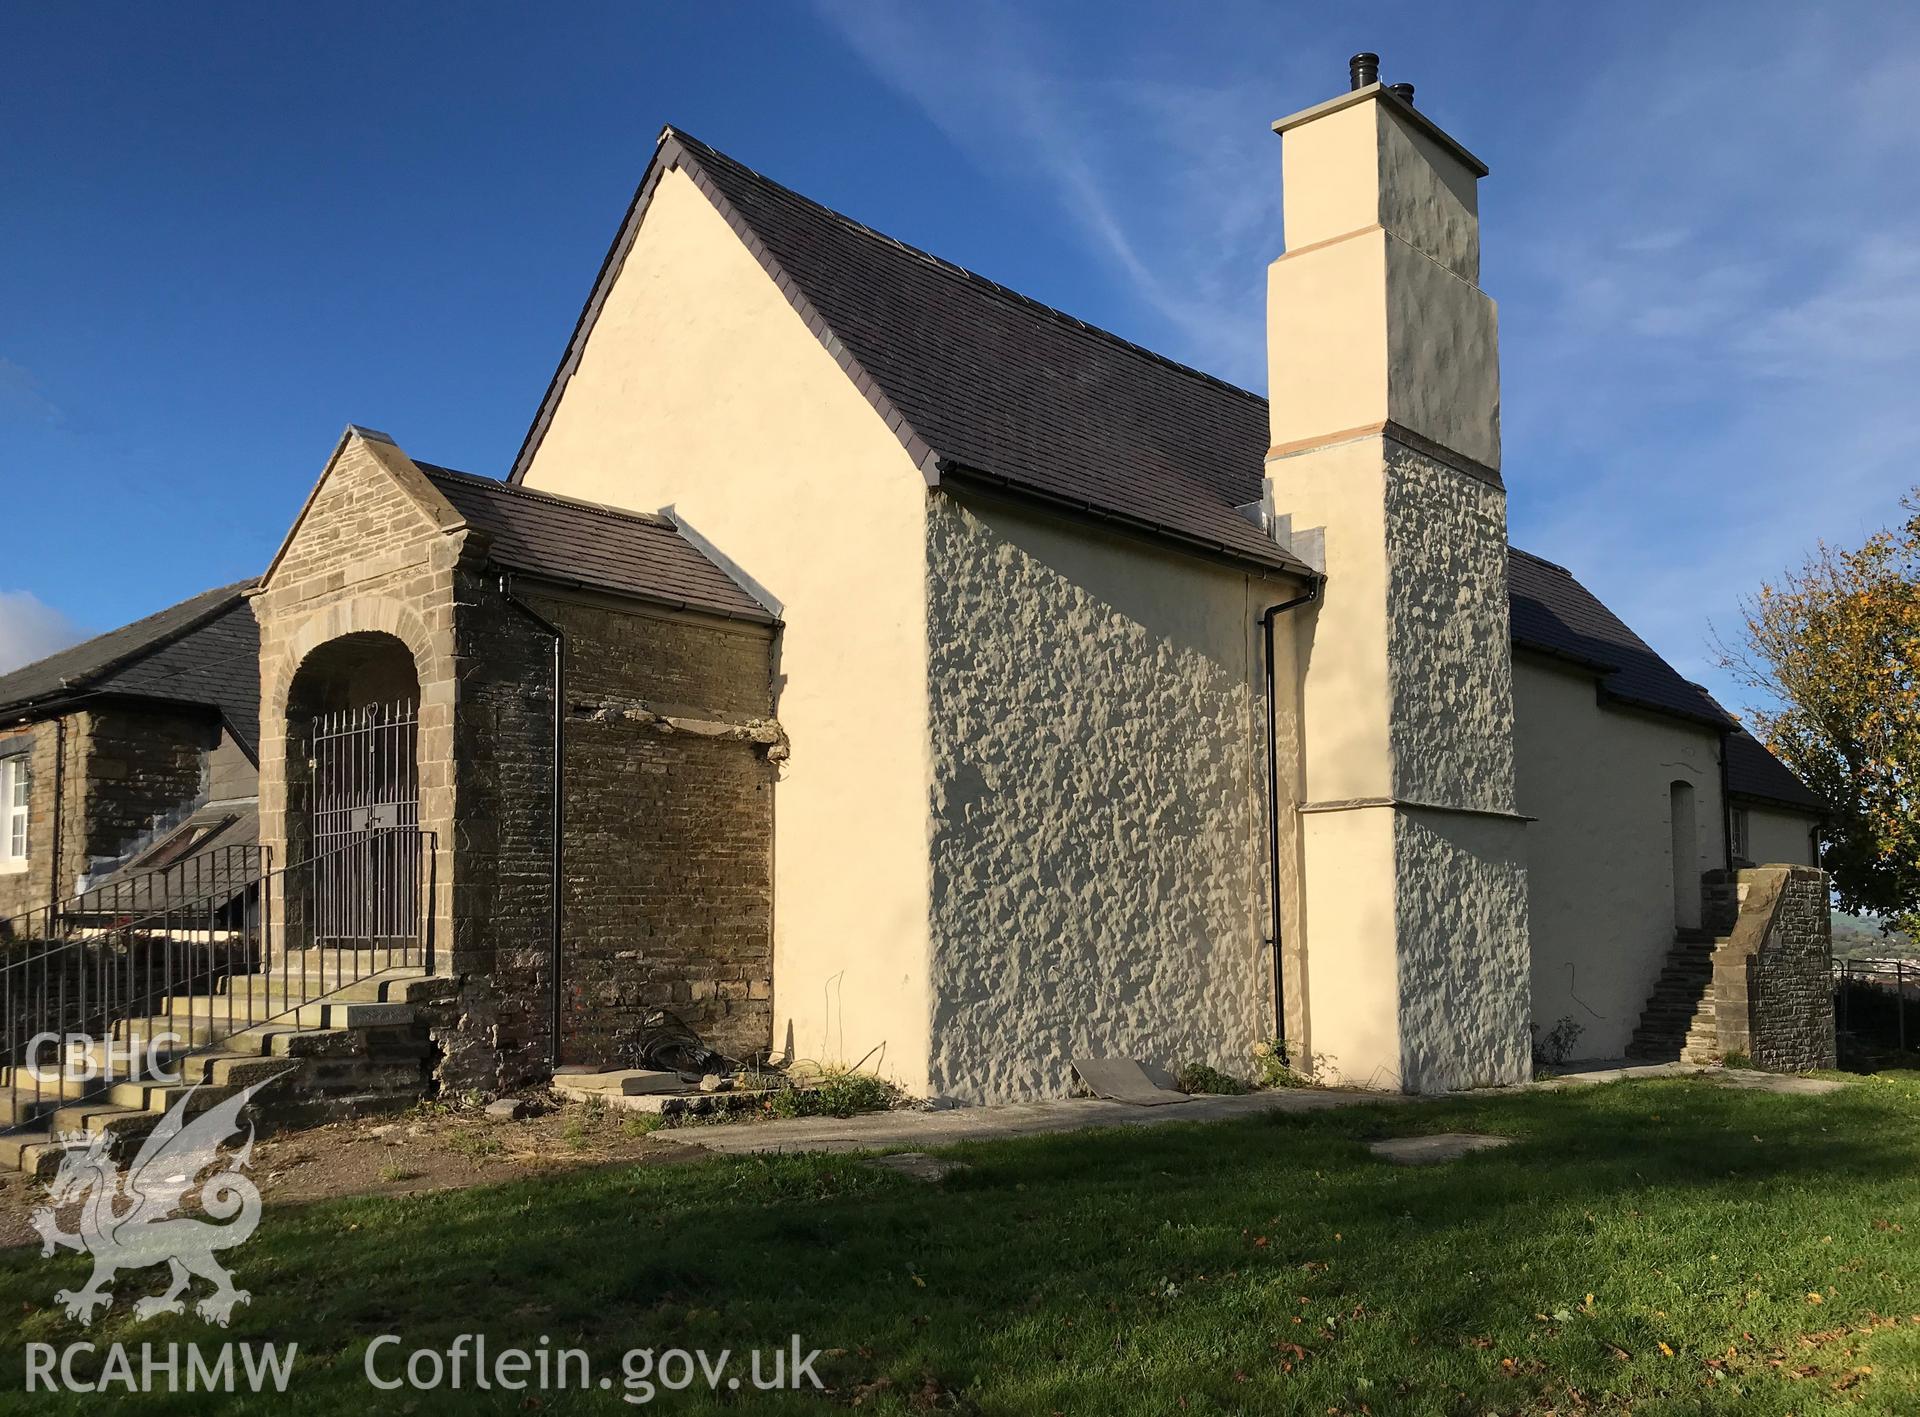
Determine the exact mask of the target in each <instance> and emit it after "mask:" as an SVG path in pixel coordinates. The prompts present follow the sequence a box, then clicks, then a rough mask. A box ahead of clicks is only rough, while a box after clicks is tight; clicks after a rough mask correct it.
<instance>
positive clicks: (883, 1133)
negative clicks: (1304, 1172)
mask: <svg viewBox="0 0 1920 1417" xmlns="http://www.w3.org/2000/svg"><path fill="white" fill-rule="evenodd" d="M1414 1100H1415V1099H1414V1098H1410V1097H1405V1096H1402V1095H1400V1094H1398V1093H1390V1092H1361V1091H1358V1090H1351V1091H1349V1090H1344V1089H1342V1090H1336V1089H1332V1088H1327V1089H1321V1088H1285V1089H1279V1090H1276V1091H1273V1092H1251V1093H1248V1094H1246V1095H1245V1096H1242V1097H1193V1098H1189V1099H1188V1103H1187V1105H1186V1106H1184V1107H1135V1106H1133V1105H1132V1104H1130V1103H1126V1102H1108V1101H1105V1100H1103V1099H1101V1098H1097V1097H1071V1098H1065V1099H1062V1100H1059V1101H1052V1102H1016V1103H1010V1104H1008V1105H1006V1106H1001V1107H955V1108H949V1109H947V1110H945V1111H939V1112H931V1111H928V1112H922V1111H898V1112H868V1113H865V1114H863V1115H861V1116H858V1117H793V1118H789V1119H786V1120H783V1121H775V1122H736V1123H733V1124H731V1125H729V1126H724V1127H685V1128H672V1129H669V1130H666V1131H661V1132H656V1133H654V1137H655V1139H656V1140H658V1141H663V1142H671V1143H674V1144H676V1145H679V1146H697V1147H700V1148H702V1149H704V1150H706V1151H711V1152H717V1153H720V1154H723V1155H729V1156H742V1155H751V1154H768V1153H776V1152H789V1151H794V1152H798V1151H825V1152H845V1151H870V1150H878V1149H880V1148H883V1147H890V1146H910V1147H913V1148H915V1149H916V1150H926V1149H931V1148H934V1147H941V1146H953V1145H955V1144H957V1143H959V1142H968V1141H993V1140H997V1139H999V1138H1001V1137H1022V1136H1041V1135H1045V1134H1048V1133H1053V1132H1077V1131H1084V1130H1087V1129H1089V1128H1093V1127H1155V1126H1160V1125H1162V1124H1164V1123H1167V1122H1218V1121H1229V1120H1231V1119H1233V1118H1237V1117H1258V1116H1261V1115H1264V1114H1266V1113H1270V1112H1321V1111H1326V1110H1328V1109H1331V1108H1336V1107H1381V1106H1387V1107H1393V1106H1404V1105H1406V1104H1408V1103H1410V1102H1413V1101H1414Z"/></svg>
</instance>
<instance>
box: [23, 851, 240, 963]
mask: <svg viewBox="0 0 1920 1417" xmlns="http://www.w3.org/2000/svg"><path fill="white" fill-rule="evenodd" d="M268 860H269V856H268V852H267V848H266V847H264V846H259V845H255V844H252V843H247V844H244V845H233V846H210V847H208V848H206V849H205V850H203V851H197V852H195V853H194V854H193V855H191V856H186V857H183V858H182V859H180V860H178V861H173V862H169V863H168V864H167V865H165V866H156V867H154V868H153V869H152V870H150V871H142V872H140V873H139V874H137V875H131V876H123V877H121V878H119V879H118V880H111V881H103V882H101V883H100V884H99V885H97V886H89V887H88V888H87V889H86V890H84V891H78V892H76V893H74V894H73V895H70V896H67V897H65V898H63V899H60V900H56V901H52V902H49V903H48V904H46V905H36V906H35V907H34V908H33V909H31V910H23V911H21V912H20V913H19V914H17V915H12V916H8V917H7V918H5V919H0V945H4V944H5V943H6V942H8V941H11V940H61V939H65V938H67V934H66V932H65V931H64V930H63V929H61V928H60V926H61V925H62V924H66V923H70V922H77V921H80V920H83V919H89V918H92V917H98V916H102V915H105V916H109V917H118V916H120V915H124V914H126V913H127V912H129V911H131V910H138V909H142V908H151V907H152V905H153V902H154V898H155V895H156V893H157V892H161V891H166V890H168V889H169V887H170V886H171V887H177V888H178V889H179V890H180V891H181V893H182V896H183V897H184V898H185V899H189V900H192V899H200V898H204V897H205V896H208V895H211V894H213V893H215V892H216V891H219V890H221V889H222V888H223V887H224V886H225V885H226V884H227V883H229V882H235V881H237V882H240V883H242V884H243V885H244V884H245V883H249V882H251V881H252V880H253V879H254V878H255V877H256V876H257V875H258V874H259V872H260V871H262V870H264V869H265V868H266V864H267V861H268ZM36 919H38V920H40V921H42V922H43V927H42V928H40V929H34V928H32V926H31V924H30V923H25V924H23V922H32V921H34V920H36ZM77 928H97V927H95V926H78V927H77Z"/></svg>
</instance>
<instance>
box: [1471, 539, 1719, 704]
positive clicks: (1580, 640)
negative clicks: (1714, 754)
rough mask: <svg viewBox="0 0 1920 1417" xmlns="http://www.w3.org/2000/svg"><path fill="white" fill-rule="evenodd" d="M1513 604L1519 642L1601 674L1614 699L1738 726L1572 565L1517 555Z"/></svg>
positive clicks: (1510, 589) (1511, 560)
mask: <svg viewBox="0 0 1920 1417" xmlns="http://www.w3.org/2000/svg"><path fill="white" fill-rule="evenodd" d="M1507 597H1508V604H1509V607H1510V609H1511V613H1512V620H1513V642H1514V643H1515V644H1516V645H1519V646H1520V647H1522V648H1523V649H1530V650H1533V651H1535V652H1537V653H1540V654H1547V655H1552V656H1553V657H1555V658H1557V659H1564V660H1568V661H1570V662H1572V663H1575V664H1579V665H1582V666H1584V667H1586V668H1588V669H1593V670H1596V671H1599V672H1600V676H1601V677H1600V692H1601V693H1602V694H1604V695H1605V696H1606V697H1607V698H1610V699H1615V700H1618V701H1619V702H1621V703H1627V704H1633V705H1636V706H1638V707H1640V708H1649V709H1653V710H1655V711H1657V712H1660V713H1667V714H1673V715H1674V716H1676V717H1679V718H1691V719H1695V720H1697V721H1698V722H1700V723H1704V724H1707V725H1708V726H1710V727H1713V728H1728V729H1730V728H1732V727H1734V726H1735V725H1734V722H1733V720H1732V719H1731V718H1730V717H1728V715H1727V714H1726V713H1725V712H1724V711H1723V710H1722V709H1721V707H1720V706H1719V705H1718V704H1716V703H1715V702H1714V701H1713V700H1712V699H1711V698H1709V697H1708V696H1707V694H1706V692H1705V691H1704V690H1703V689H1701V688H1700V686H1699V685H1697V684H1694V683H1692V682H1691V681H1690V680H1688V679H1686V678H1684V677H1683V676H1682V675H1681V674H1680V672H1679V671H1678V670H1676V669H1675V668H1674V667H1673V666H1672V665H1670V664H1668V663H1667V662H1666V660H1664V659H1662V658H1661V657H1660V656H1659V655H1658V654H1657V653H1655V652H1654V650H1653V649H1652V647H1651V646H1649V645H1648V644H1647V642H1646V641H1645V640H1643V639H1641V638H1640V637H1639V636H1638V635H1636V634H1634V632H1633V631H1632V630H1630V629H1628V628H1627V626H1626V623H1625V622H1624V621H1622V620H1621V619H1620V617H1619V616H1617V615H1615V614H1614V613H1613V612H1612V611H1611V610H1609V609H1607V607H1606V606H1604V605H1602V604H1601V603H1600V598H1599V597H1598V596H1596V595H1595V594H1594V593H1593V592H1592V591H1590V590H1588V589H1587V588H1586V587H1585V586H1583V585H1581V584H1580V582H1579V581H1577V580H1575V579H1574V578H1573V575H1572V573H1571V572H1570V571H1568V570H1567V568H1566V567H1565V566H1559V565H1555V564H1554V563H1553V562H1552V561H1547V560H1543V559H1542V558H1541V557H1538V556H1534V555H1531V554H1530V553H1528V552H1525V551H1522V550H1520V549H1519V548H1518V547H1517V546H1516V547H1511V548H1509V550H1508V554H1507Z"/></svg>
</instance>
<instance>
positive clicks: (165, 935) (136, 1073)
mask: <svg viewBox="0 0 1920 1417" xmlns="http://www.w3.org/2000/svg"><path fill="white" fill-rule="evenodd" d="M403 835H404V836H408V837H411V838H412V840H410V841H406V842H397V841H395V840H393V838H395V837H398V836H403ZM346 853H359V854H362V855H365V856H370V857H377V858H378V859H379V860H380V861H381V862H382V863H384V865H388V866H390V865H391V864H392V863H393V862H395V861H405V862H408V863H411V864H412V866H413V869H414V875H413V878H412V879H411V880H410V881H408V882H405V883H402V882H400V881H399V880H397V879H395V878H394V876H393V874H392V873H391V871H388V870H385V869H384V868H383V870H382V871H380V872H374V871H360V872H353V873H345V874H343V873H341V872H340V871H338V870H336V869H335V868H336V867H337V866H338V864H339V863H338V861H337V860H336V859H335V858H337V857H339V856H340V855H342V854H346ZM258 859H259V861H260V862H262V863H264V861H265V859H266V858H265V856H264V855H262V856H261V857H260V858H258ZM435 869H436V868H435V851H434V837H433V833H431V832H422V831H420V830H418V829H417V828H414V829H410V830H407V831H404V832H403V831H400V830H395V831H391V832H377V833H373V834H371V835H369V836H366V837H364V838H361V839H359V840H355V841H352V842H349V843H346V844H344V845H341V846H338V847H335V848H332V849H331V850H329V851H327V852H325V853H321V854H320V855H317V856H315V857H312V858H309V859H307V860H305V861H300V862H297V863H295V864H293V865H291V866H286V867H282V868H280V869H279V870H271V871H269V870H256V871H255V872H254V873H253V875H252V876H251V878H250V879H247V880H245V881H240V880H237V879H235V878H233V877H228V878H226V879H223V880H222V881H221V883H220V884H219V885H218V886H217V887H216V888H215V889H214V890H212V891H210V892H209V893H207V894H206V895H204V896H201V897H198V898H195V899H184V898H179V899H175V898H167V899H164V900H163V901H162V903H161V907H160V908H159V909H157V910H153V911H149V912H146V913H144V914H131V913H130V914H125V915H117V916H103V917H102V918H101V919H100V920H98V921H96V923H94V924H92V925H88V926H85V927H75V926H70V927H69V929H68V930H67V933H66V934H65V935H63V936H60V937H54V938H46V939H28V940H21V941H18V942H16V943H15V944H13V945H6V944H0V1132H5V1131H12V1130H16V1129H18V1128H21V1127H31V1126H35V1125H38V1124H39V1123H40V1122H41V1120H42V1119H43V1118H44V1117H46V1116H47V1114H49V1113H51V1112H54V1111H56V1110H57V1109H59V1108H62V1107H72V1106H76V1105H82V1104H86V1103H89V1102H94V1101H97V1100H99V1099H101V1098H102V1097H108V1096H109V1095H110V1094H112V1093H113V1090H114V1089H115V1088H116V1087H117V1086H120V1085H122V1084H144V1083H159V1084H165V1083H167V1082H169V1081H172V1080H177V1078H178V1076H179V1074H178V1069H177V1067H176V1065H177V1064H178V1063H179V1062H180V1061H182V1060H184V1059H186V1058H190V1057H192V1056H194V1055H196V1054H202V1053H206V1052H209V1051H215V1050H219V1049H222V1048H223V1047H228V1046H230V1043H229V1041H230V1040H231V1039H232V1038H233V1037H234V1035H236V1034H242V1033H246V1032H247V1031H248V1030H251V1029H255V1028H259V1027H262V1026H264V1025H268V1024H281V1023H285V1022H287V1021H289V1020H292V1021H293V1022H294V1023H295V1024H296V1026H297V1025H298V1023H300V1022H301V1020H300V1019H299V1017H298V1016H299V1013H300V1010H302V1009H303V1008H305V1007H306V1006H308V1005H310V1004H315V1003H320V1002H323V1001H325V1000H326V999H327V998H328V996H330V995H333V994H337V993H338V992H339V991H340V990H342V989H345V988H347V987H348V986H350V985H352V984H355V983H357V982H359V981H361V980H365V979H371V978H374V977H376V976H378V975H379V974H381V973H382V972H383V971H386V970H391V969H395V968H402V967H414V966H421V967H423V968H424V972H426V973H429V974H430V973H432V970H433V965H434V938H433V910H432V908H431V905H430V902H431V901H432V900H433V898H434V885H435V881H434V873H435ZM376 878H377V879H378V880H379V881H380V883H381V889H382V890H383V891H384V892H387V893H403V894H405V895H407V896H410V897H411V898H412V905H411V907H410V918H411V919H413V920H415V921H418V922H420V923H421V926H422V928H421V929H420V930H418V931H417V932H416V933H415V934H414V936H412V937H411V938H408V939H404V940H403V939H398V938H395V937H393V936H391V935H381V936H377V937H366V938H361V939H342V938H339V937H335V936H328V937H326V938H325V939H324V941H322V942H316V940H315V936H314V931H313V926H312V922H313V921H314V920H316V919H317V918H319V917H320V916H322V915H323V914H326V913H327V912H328V911H329V910H331V909H332V907H331V906H330V905H329V903H328V902H327V901H326V900H325V899H324V895H325V893H326V892H328V891H329V890H333V889H337V888H338V886H339V883H340V881H341V880H342V879H352V880H356V881H371V880H374V879H376ZM332 918H337V916H336V917H332ZM260 1046H261V1045H260V1044H258V1043H256V1044H255V1046H254V1047H253V1048H252V1049H251V1050H250V1051H253V1052H258V1051H259V1050H260ZM142 1096H144V1094H142Z"/></svg>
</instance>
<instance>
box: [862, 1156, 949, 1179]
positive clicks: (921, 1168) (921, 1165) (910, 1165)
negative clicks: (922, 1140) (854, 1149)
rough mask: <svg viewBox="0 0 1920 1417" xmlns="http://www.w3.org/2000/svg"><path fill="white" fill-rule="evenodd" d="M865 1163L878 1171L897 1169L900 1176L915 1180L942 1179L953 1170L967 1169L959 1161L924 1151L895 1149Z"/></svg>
mask: <svg viewBox="0 0 1920 1417" xmlns="http://www.w3.org/2000/svg"><path fill="white" fill-rule="evenodd" d="M867 1165H869V1166H871V1167H874V1168H875V1169H876V1170H880V1171H898V1172H899V1173H900V1174H901V1175H902V1176H911V1177H913V1179H914V1180H916V1181H944V1180H946V1178H947V1177H948V1176H950V1175H952V1174H953V1173H954V1172H955V1171H964V1170H966V1169H967V1167H966V1163H965V1162H961V1161H943V1160H941V1159H940V1158H939V1157H937V1156H928V1155H927V1154H926V1153H925V1152H924V1151H896V1152H893V1153H891V1154H890V1155H887V1156H876V1157H874V1158H873V1160H871V1161H869V1162H867Z"/></svg>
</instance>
